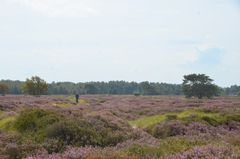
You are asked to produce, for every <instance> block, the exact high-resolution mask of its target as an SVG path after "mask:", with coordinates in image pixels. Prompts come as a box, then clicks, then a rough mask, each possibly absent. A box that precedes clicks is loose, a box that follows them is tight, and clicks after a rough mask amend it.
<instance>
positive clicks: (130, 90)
mask: <svg viewBox="0 0 240 159" xmlns="http://www.w3.org/2000/svg"><path fill="white" fill-rule="evenodd" d="M0 83H1V84H4V85H6V86H7V87H8V93H9V94H15V95H19V94H23V93H24V92H26V90H24V89H26V87H24V86H25V85H24V84H25V82H23V81H13V80H1V81H0ZM76 93H78V94H113V95H130V94H135V95H138V94H139V95H183V91H182V86H181V85H180V84H167V83H154V82H148V81H145V82H140V83H137V82H126V81H109V82H84V83H83V82H81V83H73V82H52V83H49V84H48V90H47V92H46V93H45V94H48V95H69V94H76Z"/></svg>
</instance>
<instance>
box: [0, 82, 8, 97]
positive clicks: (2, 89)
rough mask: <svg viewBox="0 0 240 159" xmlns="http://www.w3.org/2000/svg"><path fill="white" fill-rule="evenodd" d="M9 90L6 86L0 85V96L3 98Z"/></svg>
mask: <svg viewBox="0 0 240 159" xmlns="http://www.w3.org/2000/svg"><path fill="white" fill-rule="evenodd" d="M8 90H9V88H8V86H7V85H6V84H4V83H0V94H1V95H2V96H4V95H5V94H6V93H7V92H8Z"/></svg>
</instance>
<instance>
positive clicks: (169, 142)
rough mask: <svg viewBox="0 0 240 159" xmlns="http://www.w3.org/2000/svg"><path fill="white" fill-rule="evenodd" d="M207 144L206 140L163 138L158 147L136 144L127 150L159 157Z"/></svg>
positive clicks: (140, 154) (133, 153)
mask: <svg viewBox="0 0 240 159" xmlns="http://www.w3.org/2000/svg"><path fill="white" fill-rule="evenodd" d="M205 144H207V142H206V141H200V140H187V139H184V138H168V139H164V140H161V141H160V145H159V146H158V147H150V146H147V145H139V144H134V145H132V146H131V147H130V148H129V149H128V150H127V152H128V153H129V154H131V155H137V156H139V157H141V158H159V157H164V156H167V155H172V154H176V153H179V152H183V151H186V150H189V149H191V148H193V147H194V146H201V145H205Z"/></svg>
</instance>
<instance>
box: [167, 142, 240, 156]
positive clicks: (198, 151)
mask: <svg viewBox="0 0 240 159" xmlns="http://www.w3.org/2000/svg"><path fill="white" fill-rule="evenodd" d="M239 157H240V156H237V154H235V153H234V152H233V149H231V147H229V145H228V146H226V145H225V146H215V145H207V146H203V147H195V148H193V149H191V150H189V151H186V152H183V153H179V154H177V155H174V156H170V157H168V159H190V158H192V159H193V158H196V159H220V158H221V159H237V158H239Z"/></svg>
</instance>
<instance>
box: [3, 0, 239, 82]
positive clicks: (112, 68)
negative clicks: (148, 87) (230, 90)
mask: <svg viewBox="0 0 240 159" xmlns="http://www.w3.org/2000/svg"><path fill="white" fill-rule="evenodd" d="M0 57H1V61H0V79H19V80H25V79H26V78H27V77H30V76H32V75H39V76H41V77H42V78H44V79H45V80H47V81H48V82H51V81H74V82H80V81H109V80H127V81H146V80H148V81H153V82H167V83H181V82H182V76H183V75H184V74H189V73H205V74H207V75H209V76H211V77H212V78H213V79H215V83H217V84H219V85H221V86H228V85H232V84H240V62H239V61H240V0H181V1H180V0H119V1H116V0H0Z"/></svg>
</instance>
